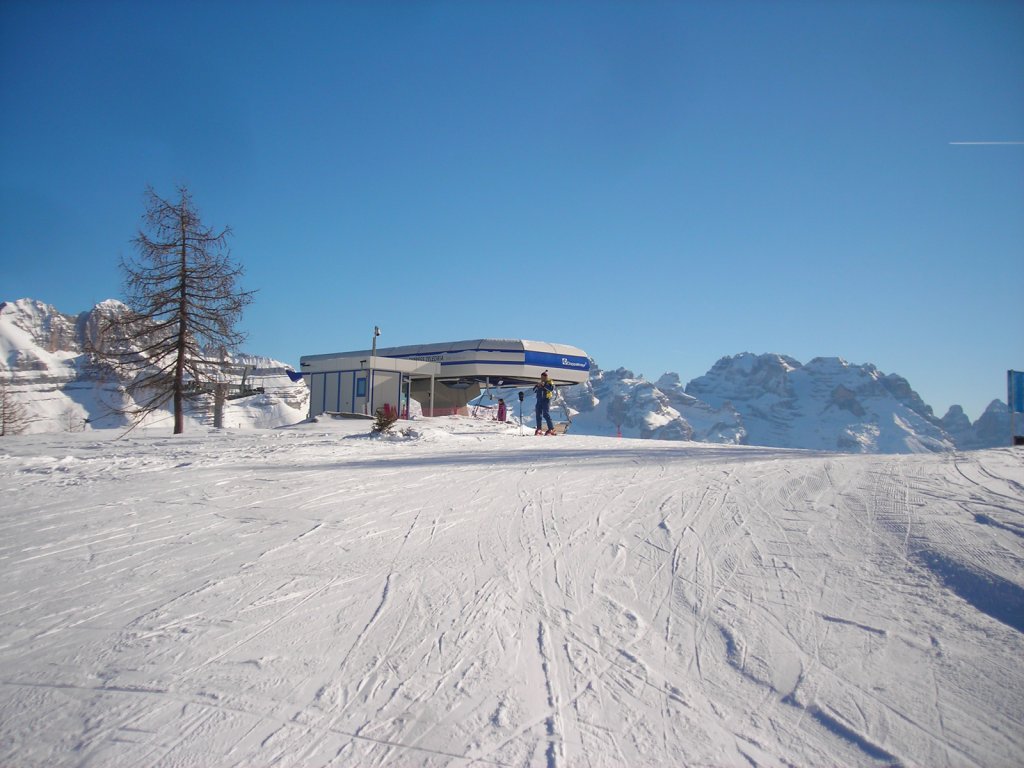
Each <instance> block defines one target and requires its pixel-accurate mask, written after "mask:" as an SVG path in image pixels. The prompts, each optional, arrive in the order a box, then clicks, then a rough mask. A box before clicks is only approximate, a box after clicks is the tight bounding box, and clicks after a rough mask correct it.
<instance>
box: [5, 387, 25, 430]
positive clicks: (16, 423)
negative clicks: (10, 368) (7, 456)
mask: <svg viewBox="0 0 1024 768" xmlns="http://www.w3.org/2000/svg"><path fill="white" fill-rule="evenodd" d="M28 422H29V417H28V414H27V413H26V412H25V408H24V407H23V406H22V404H21V403H19V402H18V400H17V398H16V397H15V396H14V393H13V392H11V391H10V390H9V389H8V388H7V384H6V382H3V381H0V437H6V436H7V435H20V434H21V433H22V432H24V431H25V429H26V428H27V427H28Z"/></svg>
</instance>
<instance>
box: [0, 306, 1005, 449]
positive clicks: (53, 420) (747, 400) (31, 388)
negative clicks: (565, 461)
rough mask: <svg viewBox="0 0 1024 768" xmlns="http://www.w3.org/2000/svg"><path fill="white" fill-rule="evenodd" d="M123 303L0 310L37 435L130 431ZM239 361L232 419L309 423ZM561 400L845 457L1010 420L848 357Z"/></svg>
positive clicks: (593, 414) (199, 403)
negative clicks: (94, 352) (244, 386)
mask: <svg viewBox="0 0 1024 768" xmlns="http://www.w3.org/2000/svg"><path fill="white" fill-rule="evenodd" d="M123 306H124V305H123V304H121V303H120V302H118V301H115V300H107V301H104V302H101V303H99V304H97V305H96V306H95V307H93V309H91V310H89V311H87V312H83V313H81V314H79V315H77V316H75V315H65V314H62V313H61V312H59V311H58V310H57V309H56V308H54V307H52V306H50V305H48V304H45V303H44V302H41V301H37V300H33V299H19V300H18V301H14V302H4V303H0V375H2V376H3V378H4V380H5V381H6V382H7V383H8V384H9V386H10V388H11V390H12V392H13V393H14V394H15V395H16V396H17V397H18V398H19V399H20V400H22V401H23V402H24V403H25V406H26V407H27V408H28V409H29V411H30V415H31V423H30V427H29V430H28V431H30V432H48V431H63V430H67V429H69V425H78V426H80V427H82V428H85V427H86V425H91V426H103V427H116V426H122V425H123V423H124V419H123V417H118V416H115V415H113V413H112V403H116V402H119V401H120V399H121V398H122V397H123V394H122V392H121V390H120V387H121V384H122V382H119V381H117V380H116V379H114V378H113V377H112V374H111V372H110V371H109V370H106V369H105V368H103V367H102V366H97V365H95V364H94V363H93V362H92V360H91V357H90V355H89V354H88V353H87V352H86V349H87V346H88V345H87V341H89V342H90V343H92V344H97V343H102V340H100V339H99V334H100V319H101V318H102V317H103V316H104V315H105V314H108V313H112V312H118V311H121V310H122V309H123ZM230 362H231V363H232V365H233V366H235V367H236V368H238V367H245V366H248V368H249V369H250V371H251V374H252V375H253V376H254V377H257V379H258V381H257V384H259V385H260V386H261V387H262V388H263V389H264V390H265V392H264V395H263V396H262V397H253V398H246V399H245V401H244V402H233V403H232V404H231V405H230V408H231V410H232V411H233V412H232V413H229V414H228V417H227V420H226V424H228V425H229V426H231V425H237V426H256V425H259V426H282V425H284V424H290V423H295V422H297V421H300V420H301V419H302V418H304V417H305V415H306V413H307V405H308V390H307V389H306V388H305V386H304V385H302V384H301V383H300V384H294V383H293V382H291V381H290V380H289V379H288V378H287V376H286V375H285V373H284V371H285V369H286V367H287V366H286V365H285V364H284V363H281V362H278V361H275V360H271V359H269V358H266V357H261V356H258V355H248V354H236V355H233V356H232V358H231V361H230ZM562 394H563V395H564V397H565V399H566V401H567V402H568V404H569V406H570V408H572V409H573V410H574V411H576V412H577V413H576V415H575V417H574V422H573V427H572V429H573V431H574V432H575V433H578V434H590V435H605V436H615V435H620V434H621V435H622V436H624V437H639V438H649V439H659V440H694V441H698V442H708V443H722V444H739V445H760V446H772V447H783V448H807V449H815V450H829V451H841V452H846V453H916V452H923V451H947V450H954V449H973V448H986V447H997V446H1001V445H1005V444H1006V442H1007V436H1008V434H1009V414H1008V411H1007V408H1006V406H1005V405H1004V404H1003V403H1001V402H1000V401H998V400H996V401H993V403H992V404H991V405H990V406H989V408H988V409H987V410H986V412H985V414H983V415H982V417H981V418H980V419H978V421H976V422H974V423H973V424H972V423H971V422H970V420H969V419H968V418H967V416H966V415H965V414H964V412H963V409H962V408H960V406H953V407H952V408H950V409H949V412H948V413H947V414H946V415H945V416H944V417H943V418H941V419H939V418H936V416H935V415H934V413H933V412H932V409H931V407H930V406H928V405H927V404H926V403H925V402H924V401H923V400H922V399H921V397H920V396H919V395H918V394H917V392H915V391H914V389H913V388H912V387H911V386H910V384H909V382H907V380H906V379H904V378H903V377H901V376H898V375H895V374H884V373H882V372H881V371H879V370H878V369H877V368H876V367H875V366H873V365H871V364H863V365H855V364H851V363H848V362H847V361H845V360H843V359H841V358H815V359H813V360H811V361H810V362H808V363H806V364H803V363H800V362H799V361H797V360H795V359H794V358H792V357H788V356H786V355H780V354H762V355H755V354H751V353H742V354H739V355H735V356H731V357H723V358H722V359H720V360H719V361H718V362H717V363H715V365H714V366H713V367H712V368H711V370H710V371H708V372H707V373H706V374H705V375H703V376H701V377H698V378H696V379H694V380H693V381H691V382H689V383H688V384H686V385H684V384H683V383H682V381H681V380H680V378H679V375H678V374H676V373H666V374H664V375H662V376H661V377H660V378H659V379H658V380H657V381H655V382H651V381H648V380H646V379H645V378H643V377H642V376H638V375H636V374H634V373H633V372H632V371H630V370H628V369H625V368H617V369H614V370H603V369H601V368H600V367H598V366H597V364H596V363H593V367H592V374H591V379H590V381H588V382H587V383H586V384H584V385H578V386H575V387H566V388H563V390H562ZM207 399H208V398H207ZM210 409H211V404H210V403H209V402H207V401H206V400H204V399H203V398H202V397H200V398H197V399H196V400H195V402H193V403H192V412H191V417H192V419H193V421H194V422H196V423H200V424H204V423H208V422H209V420H210V413H209V411H210ZM524 416H532V414H526V413H524Z"/></svg>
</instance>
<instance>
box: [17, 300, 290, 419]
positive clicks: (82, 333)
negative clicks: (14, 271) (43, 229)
mask: <svg viewBox="0 0 1024 768" xmlns="http://www.w3.org/2000/svg"><path fill="white" fill-rule="evenodd" d="M123 308H124V305H122V304H121V303H120V302H117V301H113V300H108V301H105V302H102V303H101V304H98V305H97V306H96V307H94V308H93V309H92V310H90V311H88V312H83V313H81V314H80V315H78V316H77V317H76V316H72V315H65V314H62V313H61V312H59V311H58V310H57V309H56V308H55V307H52V306H50V305H48V304H44V303H42V302H40V301H34V300H32V299H19V300H18V301H14V302H3V303H0V376H2V377H3V379H4V381H5V383H6V385H7V387H8V392H9V395H10V396H11V397H14V398H16V399H17V401H18V402H19V403H20V404H21V406H22V407H23V408H24V409H25V411H26V415H27V419H28V423H27V428H26V431H27V432H29V433H42V432H61V431H64V432H75V431H83V430H91V429H94V428H108V427H118V426H126V425H127V424H128V420H127V419H126V418H125V417H124V416H123V415H121V414H120V410H122V409H123V407H124V405H125V395H124V392H123V388H122V387H123V384H124V382H122V381H120V380H118V378H117V377H116V376H115V375H114V374H113V373H112V372H111V371H110V370H109V369H108V368H107V367H105V366H102V365H99V364H96V363H94V362H93V361H92V359H91V357H90V355H89V354H88V353H87V352H86V350H87V349H88V348H89V347H90V344H91V345H93V346H97V345H98V346H102V344H103V343H104V342H105V340H104V339H101V338H100V327H101V325H100V320H101V318H102V317H104V316H105V315H107V314H109V313H114V312H119V311H122V310H123ZM230 362H231V363H232V366H233V367H234V368H235V369H238V368H240V367H243V366H249V367H250V369H251V372H250V377H251V381H250V382H249V383H250V384H251V385H252V386H253V387H259V388H262V389H264V393H263V394H260V395H254V396H252V397H249V398H245V399H241V400H232V401H229V402H228V404H227V406H226V408H225V425H227V426H230V427H234V428H249V427H274V426H280V425H282V424H292V423H295V422H296V421H300V420H301V419H303V418H304V417H305V416H306V413H307V412H308V390H307V389H306V387H305V386H304V385H302V384H301V383H300V384H295V383H293V382H292V381H291V380H290V379H289V378H288V376H287V375H286V373H285V367H284V364H282V363H279V362H276V361H273V360H269V359H267V358H262V357H257V356H253V355H245V354H242V355H237V356H234V357H233V358H232V359H231V361H230ZM236 378H237V377H236ZM212 414H213V398H212V396H210V395H199V396H197V397H195V398H192V399H191V400H190V401H189V402H188V404H187V416H188V421H189V422H190V423H191V425H192V427H193V428H194V427H197V426H201V425H204V424H211V423H212V418H213V415H212ZM170 420H171V417H170V414H169V413H165V412H158V413H156V414H154V415H153V416H151V417H149V418H148V419H147V422H146V423H147V424H159V423H165V424H170V423H171V421H170Z"/></svg>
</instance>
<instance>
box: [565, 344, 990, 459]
mask: <svg viewBox="0 0 1024 768" xmlns="http://www.w3.org/2000/svg"><path fill="white" fill-rule="evenodd" d="M563 395H564V396H565V397H566V400H567V401H568V402H569V405H570V407H571V408H573V409H574V410H577V411H579V414H578V416H576V417H574V421H573V431H576V432H584V433H589V434H604V435H614V434H618V433H621V434H622V435H623V436H625V437H650V438H658V439H668V440H696V441H700V442H709V443H734V444H742V445H761V446H775V447H780V448H806V449H812V450H824V451H841V452H845V453H918V452H924V451H951V450H957V449H959V450H966V449H973V448H990V447H996V446H1003V445H1008V444H1009V435H1010V415H1009V411H1008V409H1007V406H1006V404H1005V403H1002V402H1001V401H999V400H994V401H993V402H992V403H991V404H990V405H989V406H988V408H987V409H986V410H985V413H984V414H983V415H982V416H981V418H979V419H978V420H977V421H976V422H974V423H973V424H972V423H971V422H970V420H969V419H968V418H967V416H966V415H965V414H964V412H963V409H962V408H961V407H960V406H958V405H955V406H953V407H952V408H950V409H949V412H948V413H947V414H946V415H945V416H944V417H942V418H941V419H940V418H937V417H936V416H935V414H934V413H933V412H932V409H931V406H929V405H927V404H926V403H925V402H924V401H923V400H922V399H921V397H920V395H918V394H917V392H915V391H914V390H913V388H912V387H911V386H910V384H909V382H907V380H906V379H904V378H903V377H901V376H897V375H895V374H888V375H887V374H883V373H882V372H881V371H879V370H878V369H877V368H875V366H873V365H870V364H864V365H854V364H851V363H848V362H846V361H845V360H843V359H841V358H836V357H818V358H815V359H814V360H811V361H810V362H809V363H806V364H802V363H800V362H798V361H797V360H794V359H793V358H791V357H786V356H785V355H776V354H766V355H754V354H750V353H743V354H740V355H736V356H734V357H723V358H722V359H721V360H719V361H718V362H717V363H715V365H714V366H713V367H712V368H711V370H710V371H708V372H707V373H706V374H704V375H703V376H700V377H698V378H696V379H694V380H693V381H691V382H690V383H689V384H687V385H686V386H685V387H684V386H683V384H682V382H681V381H680V379H679V376H678V375H677V374H675V373H666V374H665V375H664V376H662V377H661V378H659V379H658V380H657V381H656V382H650V381H647V380H645V379H644V378H643V377H638V376H636V375H634V374H633V372H632V371H629V370H626V369H624V368H619V369H617V370H614V371H604V370H600V369H596V370H594V371H592V372H591V378H590V381H589V382H587V383H586V384H583V385H578V386H576V387H571V388H566V389H563Z"/></svg>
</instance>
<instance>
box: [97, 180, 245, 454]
mask: <svg viewBox="0 0 1024 768" xmlns="http://www.w3.org/2000/svg"><path fill="white" fill-rule="evenodd" d="M178 198H179V199H178V200H176V201H171V200H165V199H164V198H162V197H160V196H159V195H158V194H157V193H156V192H155V191H153V189H152V188H148V189H147V190H146V212H145V214H144V215H143V222H144V226H143V227H142V228H141V229H140V230H139V234H138V236H137V237H136V238H135V239H134V240H133V241H132V242H133V244H134V246H135V250H136V252H137V256H136V257H122V258H121V271H122V273H123V276H124V285H125V294H126V297H125V303H126V304H127V306H128V311H127V312H124V313H120V314H115V315H113V316H112V317H111V318H110V319H109V320H108V323H107V325H106V328H105V329H104V334H103V335H104V336H106V337H107V338H108V339H119V340H120V341H118V342H114V343H111V344H108V345H107V346H106V348H105V349H104V350H103V351H102V352H101V353H100V354H101V357H103V358H105V359H106V360H107V361H108V362H111V363H112V364H113V365H114V367H115V368H116V369H117V370H118V372H119V373H120V374H121V375H122V376H123V377H124V378H126V379H127V378H131V383H129V384H128V385H127V386H126V387H125V389H126V391H127V394H128V395H130V396H131V398H132V400H133V401H134V403H135V404H134V406H132V408H131V409H130V410H129V411H127V412H128V413H130V415H132V416H133V417H134V419H135V423H136V424H138V423H139V422H140V421H141V420H142V418H143V417H144V416H146V415H147V414H149V413H152V412H153V411H155V410H157V409H158V408H161V407H163V406H165V405H166V404H167V403H168V402H170V401H173V404H174V434H176V435H177V434H181V433H182V432H183V431H184V428H185V419H184V403H185V398H186V395H187V394H188V393H189V392H194V391H197V390H198V389H200V388H201V387H202V385H203V384H204V383H205V382H209V381H210V380H211V379H212V377H213V375H214V374H215V373H216V372H217V365H216V361H215V360H213V359H211V358H213V357H214V356H216V355H218V354H223V353H224V352H225V351H226V350H230V349H235V348H237V347H238V345H240V344H241V343H242V342H243V341H244V340H245V336H244V334H242V333H240V332H239V331H238V330H236V328H235V326H236V325H237V324H238V322H239V320H240V319H241V316H242V310H243V309H244V308H245V307H246V306H247V305H249V304H250V303H251V302H252V297H253V294H254V293H255V291H244V290H242V289H241V288H240V287H239V285H238V279H239V278H240V277H241V276H242V274H243V270H242V267H241V266H240V265H238V264H237V263H235V262H234V261H232V259H231V254H230V250H229V248H228V245H227V240H228V237H229V236H230V235H231V229H230V227H224V228H223V229H221V230H219V231H217V230H214V229H213V228H212V227H208V226H206V225H205V224H203V222H202V220H201V219H200V215H199V211H198V210H197V209H196V206H195V204H194V203H193V201H192V195H191V194H190V193H189V190H188V188H187V187H184V186H182V187H179V188H178Z"/></svg>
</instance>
